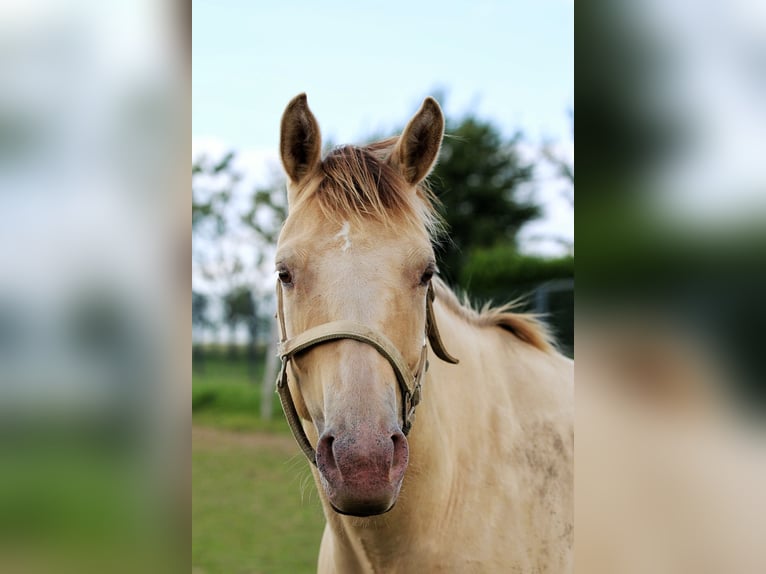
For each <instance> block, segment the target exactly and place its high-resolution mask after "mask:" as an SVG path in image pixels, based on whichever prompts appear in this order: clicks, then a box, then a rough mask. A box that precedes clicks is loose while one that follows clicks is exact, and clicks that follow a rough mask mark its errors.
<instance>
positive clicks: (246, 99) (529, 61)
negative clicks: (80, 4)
mask: <svg viewBox="0 0 766 574" xmlns="http://www.w3.org/2000/svg"><path fill="white" fill-rule="evenodd" d="M573 26H574V4H573V2H572V1H571V0H539V1H529V0H526V1H523V2H522V1H517V0H510V1H499V0H498V1H491V0H480V1H475V2H444V1H441V2H434V1H430V0H429V1H418V2H415V1H413V0H410V1H401V0H387V1H385V2H379V1H369V2H348V1H345V2H343V1H338V0H329V1H323V2H308V1H297V0H293V1H291V0H286V1H282V2H252V1H249V0H228V1H226V0H194V2H193V25H192V30H193V40H192V45H193V59H192V62H193V63H192V72H193V76H192V95H193V121H192V135H193V154H195V155H198V154H200V153H202V152H205V151H207V152H208V153H213V154H216V153H222V152H223V151H225V150H227V149H234V150H237V151H238V152H239V154H240V156H241V159H240V161H241V163H242V164H243V165H244V166H246V169H247V171H248V177H250V178H251V179H252V181H255V182H258V183H261V182H265V181H267V180H268V178H269V177H270V174H272V173H274V172H275V171H276V170H278V169H279V163H278V159H277V158H278V155H277V149H278V143H279V120H280V118H281V115H282V112H283V110H284V108H285V105H286V104H287V102H288V101H289V100H290V99H291V98H292V97H293V96H295V95H297V94H299V93H301V92H306V93H307V94H308V101H309V105H310V107H311V109H312V111H313V112H314V114H315V115H316V117H317V119H318V121H319V123H320V126H321V128H322V133H323V137H324V138H325V139H328V138H329V139H331V140H332V141H333V142H334V143H336V144H341V143H356V142H361V141H364V140H365V139H366V138H367V137H368V136H370V135H371V134H373V133H381V132H388V131H390V130H391V129H393V128H394V127H397V126H402V125H404V123H406V121H407V119H408V118H409V117H410V116H411V115H412V114H413V113H414V112H415V110H416V109H417V107H418V106H419V104H420V102H421V101H422V99H423V98H424V97H425V96H427V95H429V94H432V93H434V92H436V91H441V92H444V93H446V95H447V97H446V103H445V112H446V113H447V114H448V115H450V116H459V115H460V114H462V113H466V112H469V111H470V112H474V113H476V114H478V115H479V116H481V117H484V118H487V119H489V120H491V121H493V122H494V123H495V124H496V125H498V126H499V127H500V129H501V130H502V131H503V133H505V134H506V135H508V136H510V135H511V134H513V133H514V132H516V131H517V130H519V129H520V130H522V131H523V132H524V133H525V134H526V135H527V136H528V140H529V142H528V143H529V146H530V150H534V149H535V148H536V147H537V146H539V145H540V144H542V143H543V142H546V141H551V142H555V143H556V145H557V146H558V148H559V149H560V150H561V151H562V153H564V154H565V155H567V156H568V157H570V159H571V160H572V161H573V159H574V146H573V142H572V120H571V117H570V112H572V111H573V109H574V33H573ZM530 153H533V152H532V151H531V152H530ZM542 180H543V181H542V182H541V186H540V187H541V189H539V190H538V195H537V197H538V200H540V201H541V202H542V203H544V208H545V211H546V215H545V218H544V220H543V221H542V222H540V223H538V224H536V225H535V226H534V228H533V229H531V230H528V234H527V235H529V236H530V237H531V236H533V235H535V234H540V233H543V234H546V233H555V234H556V235H557V236H560V237H565V238H570V239H571V238H573V236H574V231H573V221H574V214H573V213H572V209H571V207H570V206H569V205H568V204H567V203H566V201H563V200H562V199H561V197H560V191H561V183H560V182H551V181H550V178H549V177H547V176H545V175H543V176H542ZM539 247H540V248H541V249H542V250H543V251H545V250H546V247H545V246H539ZM547 249H549V250H550V249H554V250H555V249H556V247H555V246H548V247H547Z"/></svg>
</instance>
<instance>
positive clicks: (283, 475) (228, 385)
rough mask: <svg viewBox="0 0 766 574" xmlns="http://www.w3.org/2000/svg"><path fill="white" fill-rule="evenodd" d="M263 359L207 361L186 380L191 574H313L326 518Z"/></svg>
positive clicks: (209, 358)
mask: <svg viewBox="0 0 766 574" xmlns="http://www.w3.org/2000/svg"><path fill="white" fill-rule="evenodd" d="M262 372H263V368H262V361H258V362H257V363H256V364H255V368H253V367H252V365H250V366H249V365H248V363H247V361H246V360H245V359H244V358H242V359H239V360H230V359H227V358H226V357H225V356H221V355H217V356H216V355H212V356H210V357H208V358H207V359H206V361H205V368H204V370H200V369H197V370H195V372H194V375H193V380H192V413H193V432H192V524H193V526H192V565H193V571H194V572H195V573H196V574H240V573H241V574H258V573H268V574H280V573H291V574H292V573H295V574H300V573H302V572H316V560H317V555H318V551H319V542H320V540H321V537H322V529H323V527H324V516H323V514H322V509H321V505H320V503H319V500H318V498H317V494H316V490H315V486H314V484H313V479H312V477H311V473H310V471H309V466H308V462H307V461H306V460H305V458H304V457H303V455H302V454H301V453H300V450H299V449H298V447H297V445H296V444H295V442H294V440H293V438H292V436H291V435H290V431H289V429H288V427H287V423H286V422H285V421H284V416H283V415H282V411H281V408H280V407H279V401H278V399H277V398H276V395H275V394H274V395H273V398H272V400H273V401H274V405H273V407H274V408H273V413H274V416H273V420H271V421H263V420H261V419H260V418H259V413H260V401H261V380H262V377H263V375H262Z"/></svg>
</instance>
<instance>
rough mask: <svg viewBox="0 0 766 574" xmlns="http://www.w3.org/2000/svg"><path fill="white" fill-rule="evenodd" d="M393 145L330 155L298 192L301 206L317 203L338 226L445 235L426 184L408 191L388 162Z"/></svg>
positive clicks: (393, 141)
mask: <svg viewBox="0 0 766 574" xmlns="http://www.w3.org/2000/svg"><path fill="white" fill-rule="evenodd" d="M397 139H398V138H389V139H386V140H382V141H379V142H375V143H372V144H369V145H366V146H361V147H359V146H352V145H346V146H341V147H337V148H335V149H333V150H332V151H330V153H328V154H327V156H326V157H325V158H324V160H322V163H321V164H320V166H319V167H318V169H316V170H315V171H314V173H313V174H312V176H311V177H310V178H307V181H306V183H305V184H304V185H303V186H302V189H301V190H299V191H298V194H297V195H298V197H299V205H300V204H302V203H304V202H316V203H317V205H318V206H319V208H320V209H321V211H322V213H323V214H324V216H325V217H327V218H328V219H330V220H332V221H336V222H342V221H344V220H352V221H357V222H360V221H364V220H368V219H372V220H375V221H378V222H380V223H383V224H385V225H387V226H390V227H393V228H401V227H402V226H403V225H407V226H415V227H419V228H421V229H423V228H425V230H426V231H427V233H428V234H429V236H430V237H431V238H434V239H435V238H437V237H438V236H439V235H440V234H441V232H442V231H443V222H442V218H441V216H440V215H439V213H438V205H439V201H438V199H437V198H436V197H435V196H434V194H433V193H432V192H431V190H430V188H429V187H428V184H427V183H426V182H422V183H420V184H418V185H417V186H415V187H414V188H413V187H412V186H410V185H408V184H407V183H406V181H405V179H404V177H402V175H401V174H400V173H399V171H398V169H397V168H396V167H394V166H393V165H391V164H390V162H389V161H388V158H389V156H390V155H391V151H392V149H393V147H394V145H395V144H396V141H397ZM296 207H298V206H296Z"/></svg>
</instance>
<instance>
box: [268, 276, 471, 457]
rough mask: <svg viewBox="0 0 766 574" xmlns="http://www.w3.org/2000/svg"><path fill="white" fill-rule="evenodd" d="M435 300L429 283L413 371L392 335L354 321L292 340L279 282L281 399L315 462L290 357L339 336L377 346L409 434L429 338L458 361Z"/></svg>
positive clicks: (301, 443) (317, 329)
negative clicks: (291, 379) (395, 384)
mask: <svg viewBox="0 0 766 574" xmlns="http://www.w3.org/2000/svg"><path fill="white" fill-rule="evenodd" d="M433 300H434V289H433V285H431V283H429V284H428V295H427V297H426V332H425V336H424V338H423V347H422V349H421V351H420V360H419V361H418V365H417V367H416V369H415V372H414V374H413V373H411V372H410V370H409V368H408V367H407V363H406V361H405V360H404V358H403V357H402V355H401V353H400V352H399V349H397V348H396V346H395V345H394V344H393V343H392V342H391V341H390V340H389V339H388V337H386V336H385V335H384V334H383V333H381V332H379V331H375V330H374V329H370V328H369V327H366V326H365V325H362V324H361V323H356V322H354V321H332V322H330V323H323V324H322V325H318V326H316V327H312V328H311V329H309V330H307V331H304V332H303V333H301V334H300V335H297V336H295V337H292V338H291V339H288V338H287V330H286V328H285V316H284V309H283V305H282V284H281V283H280V282H279V281H277V318H278V319H279V329H280V343H279V358H280V359H281V360H282V366H281V368H280V369H279V376H278V377H277V394H279V402H280V403H281V404H282V410H283V411H284V413H285V418H286V419H287V423H288V424H289V425H290V430H291V431H292V433H293V436H294V437H295V440H296V441H297V443H298V446H300V447H301V450H302V451H303V453H304V454H305V455H306V457H307V458H308V459H309V460H310V461H311V463H312V464H314V465H315V466H316V451H315V450H314V447H312V446H311V443H310V442H309V439H308V437H307V436H306V432H305V431H304V430H303V425H302V424H301V422H300V420H299V417H298V412H297V411H296V410H295V403H294V402H293V397H292V395H291V394H290V385H289V384H288V382H287V365H288V363H289V362H290V359H292V358H293V356H294V355H295V354H297V353H300V352H301V351H305V350H306V349H310V348H311V347H315V346H317V345H321V344H323V343H328V342H330V341H337V340H339V339H352V340H354V341H359V342H362V343H366V344H368V345H370V346H371V347H373V348H375V350H376V351H378V353H380V354H381V355H383V357H384V358H385V359H386V360H387V361H388V362H389V364H390V365H391V368H392V369H393V370H394V374H395V375H396V380H397V382H398V383H399V390H400V391H401V393H402V432H403V433H404V434H405V435H406V434H407V433H409V432H410V429H411V428H412V421H413V419H414V416H415V407H416V406H418V403H419V402H420V394H421V381H422V379H423V374H424V373H425V372H426V370H427V369H428V345H427V344H426V340H428V341H430V343H431V347H432V348H433V350H434V353H436V356H437V357H439V358H440V359H442V360H444V361H446V362H448V363H452V364H456V363H457V362H458V360H457V359H455V358H454V357H452V356H451V355H450V354H449V353H448V352H447V351H446V349H445V348H444V343H442V340H441V336H440V335H439V329H438V328H437V326H436V317H435V316H434V310H433Z"/></svg>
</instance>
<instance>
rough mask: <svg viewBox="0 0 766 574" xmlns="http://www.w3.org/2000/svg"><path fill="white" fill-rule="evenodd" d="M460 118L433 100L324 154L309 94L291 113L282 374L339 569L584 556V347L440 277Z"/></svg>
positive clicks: (538, 568)
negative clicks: (440, 204)
mask: <svg viewBox="0 0 766 574" xmlns="http://www.w3.org/2000/svg"><path fill="white" fill-rule="evenodd" d="M443 132H444V119H443V116H442V113H441V110H440V108H439V105H438V104H437V103H436V101H435V100H433V99H431V98H427V99H426V100H425V101H424V103H423V105H422V107H421V108H420V110H419V111H418V112H417V114H416V115H415V116H414V117H413V118H412V120H410V122H409V124H408V125H407V127H406V128H405V130H404V133H403V134H402V135H401V136H400V137H398V138H393V139H390V140H386V141H383V142H379V143H376V144H371V145H368V146H365V147H353V146H346V147H341V148H338V149H336V150H334V151H332V152H330V153H329V154H328V155H327V156H326V157H325V158H324V160H323V159H322V158H321V157H320V150H321V137H320V133H319V126H318V124H317V122H316V119H315V118H314V116H313V114H312V113H311V111H310V110H309V108H308V104H307V101H306V96H305V94H301V95H299V96H298V97H296V98H295V99H293V100H292V101H291V102H290V104H289V105H288V106H287V109H286V110H285V113H284V116H283V118H282V125H281V143H280V152H281V157H282V162H283V164H284V167H285V170H286V172H287V175H288V177H289V182H288V207H289V215H288V218H287V220H286V222H285V224H284V227H283V229H282V232H281V235H280V238H279V245H278V249H277V257H276V261H277V262H276V266H277V273H278V275H279V281H278V285H277V294H278V301H279V303H278V316H279V320H280V324H281V330H282V343H281V348H280V354H281V356H282V363H283V366H282V372H281V373H280V377H279V379H278V382H277V387H278V392H279V394H280V398H281V400H282V406H283V408H284V410H285V414H286V416H287V418H288V421H289V422H290V425H291V427H292V430H293V433H294V434H295V437H296V440H297V441H298V443H299V445H300V446H301V448H302V449H303V451H304V453H305V454H306V456H307V457H308V458H309V460H310V461H311V462H312V463H313V466H312V472H313V474H314V479H315V481H316V484H317V489H318V491H319V494H320V498H321V500H322V505H323V508H324V512H325V515H326V518H327V525H326V527H325V531H324V536H323V538H322V543H321V549H320V552H319V572H322V573H326V572H341V573H346V572H349V573H362V572H386V573H389V572H401V573H412V572H460V573H463V572H556V573H560V572H566V571H569V570H570V569H571V564H572V541H573V536H574V533H573V508H572V505H573V502H572V472H573V469H572V467H573V382H572V380H573V366H572V362H571V361H570V360H568V359H566V358H565V357H563V356H561V355H559V354H557V353H556V352H555V350H554V349H553V347H552V345H551V343H550V342H549V339H548V337H547V335H546V332H545V330H544V329H543V327H542V326H541V325H540V324H539V323H538V322H536V321H535V320H534V319H533V318H532V317H529V316H524V315H519V314H515V313H511V312H509V310H508V309H507V308H502V309H494V310H493V309H485V310H483V311H481V312H476V311H474V310H472V309H470V308H469V307H467V306H464V305H463V304H461V303H460V302H459V301H458V299H457V297H456V296H455V295H454V294H453V293H452V292H451V291H450V290H449V289H448V288H447V287H446V286H445V285H444V284H443V283H442V282H441V281H439V280H438V279H436V278H435V277H434V273H435V261H434V252H433V249H432V245H431V238H432V235H433V233H434V232H435V231H437V230H438V216H437V215H436V212H435V209H434V204H433V198H432V197H431V195H430V193H429V192H428V190H427V188H426V187H425V186H424V179H425V178H426V176H427V175H428V173H429V172H430V170H431V168H432V167H433V165H434V163H435V161H436V158H437V155H438V153H439V147H440V145H441V140H442V136H443ZM437 327H438V328H437ZM451 355H454V356H455V358H452V356H451ZM418 403H420V404H418ZM416 406H417V420H415V416H414V415H415V407H416Z"/></svg>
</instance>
